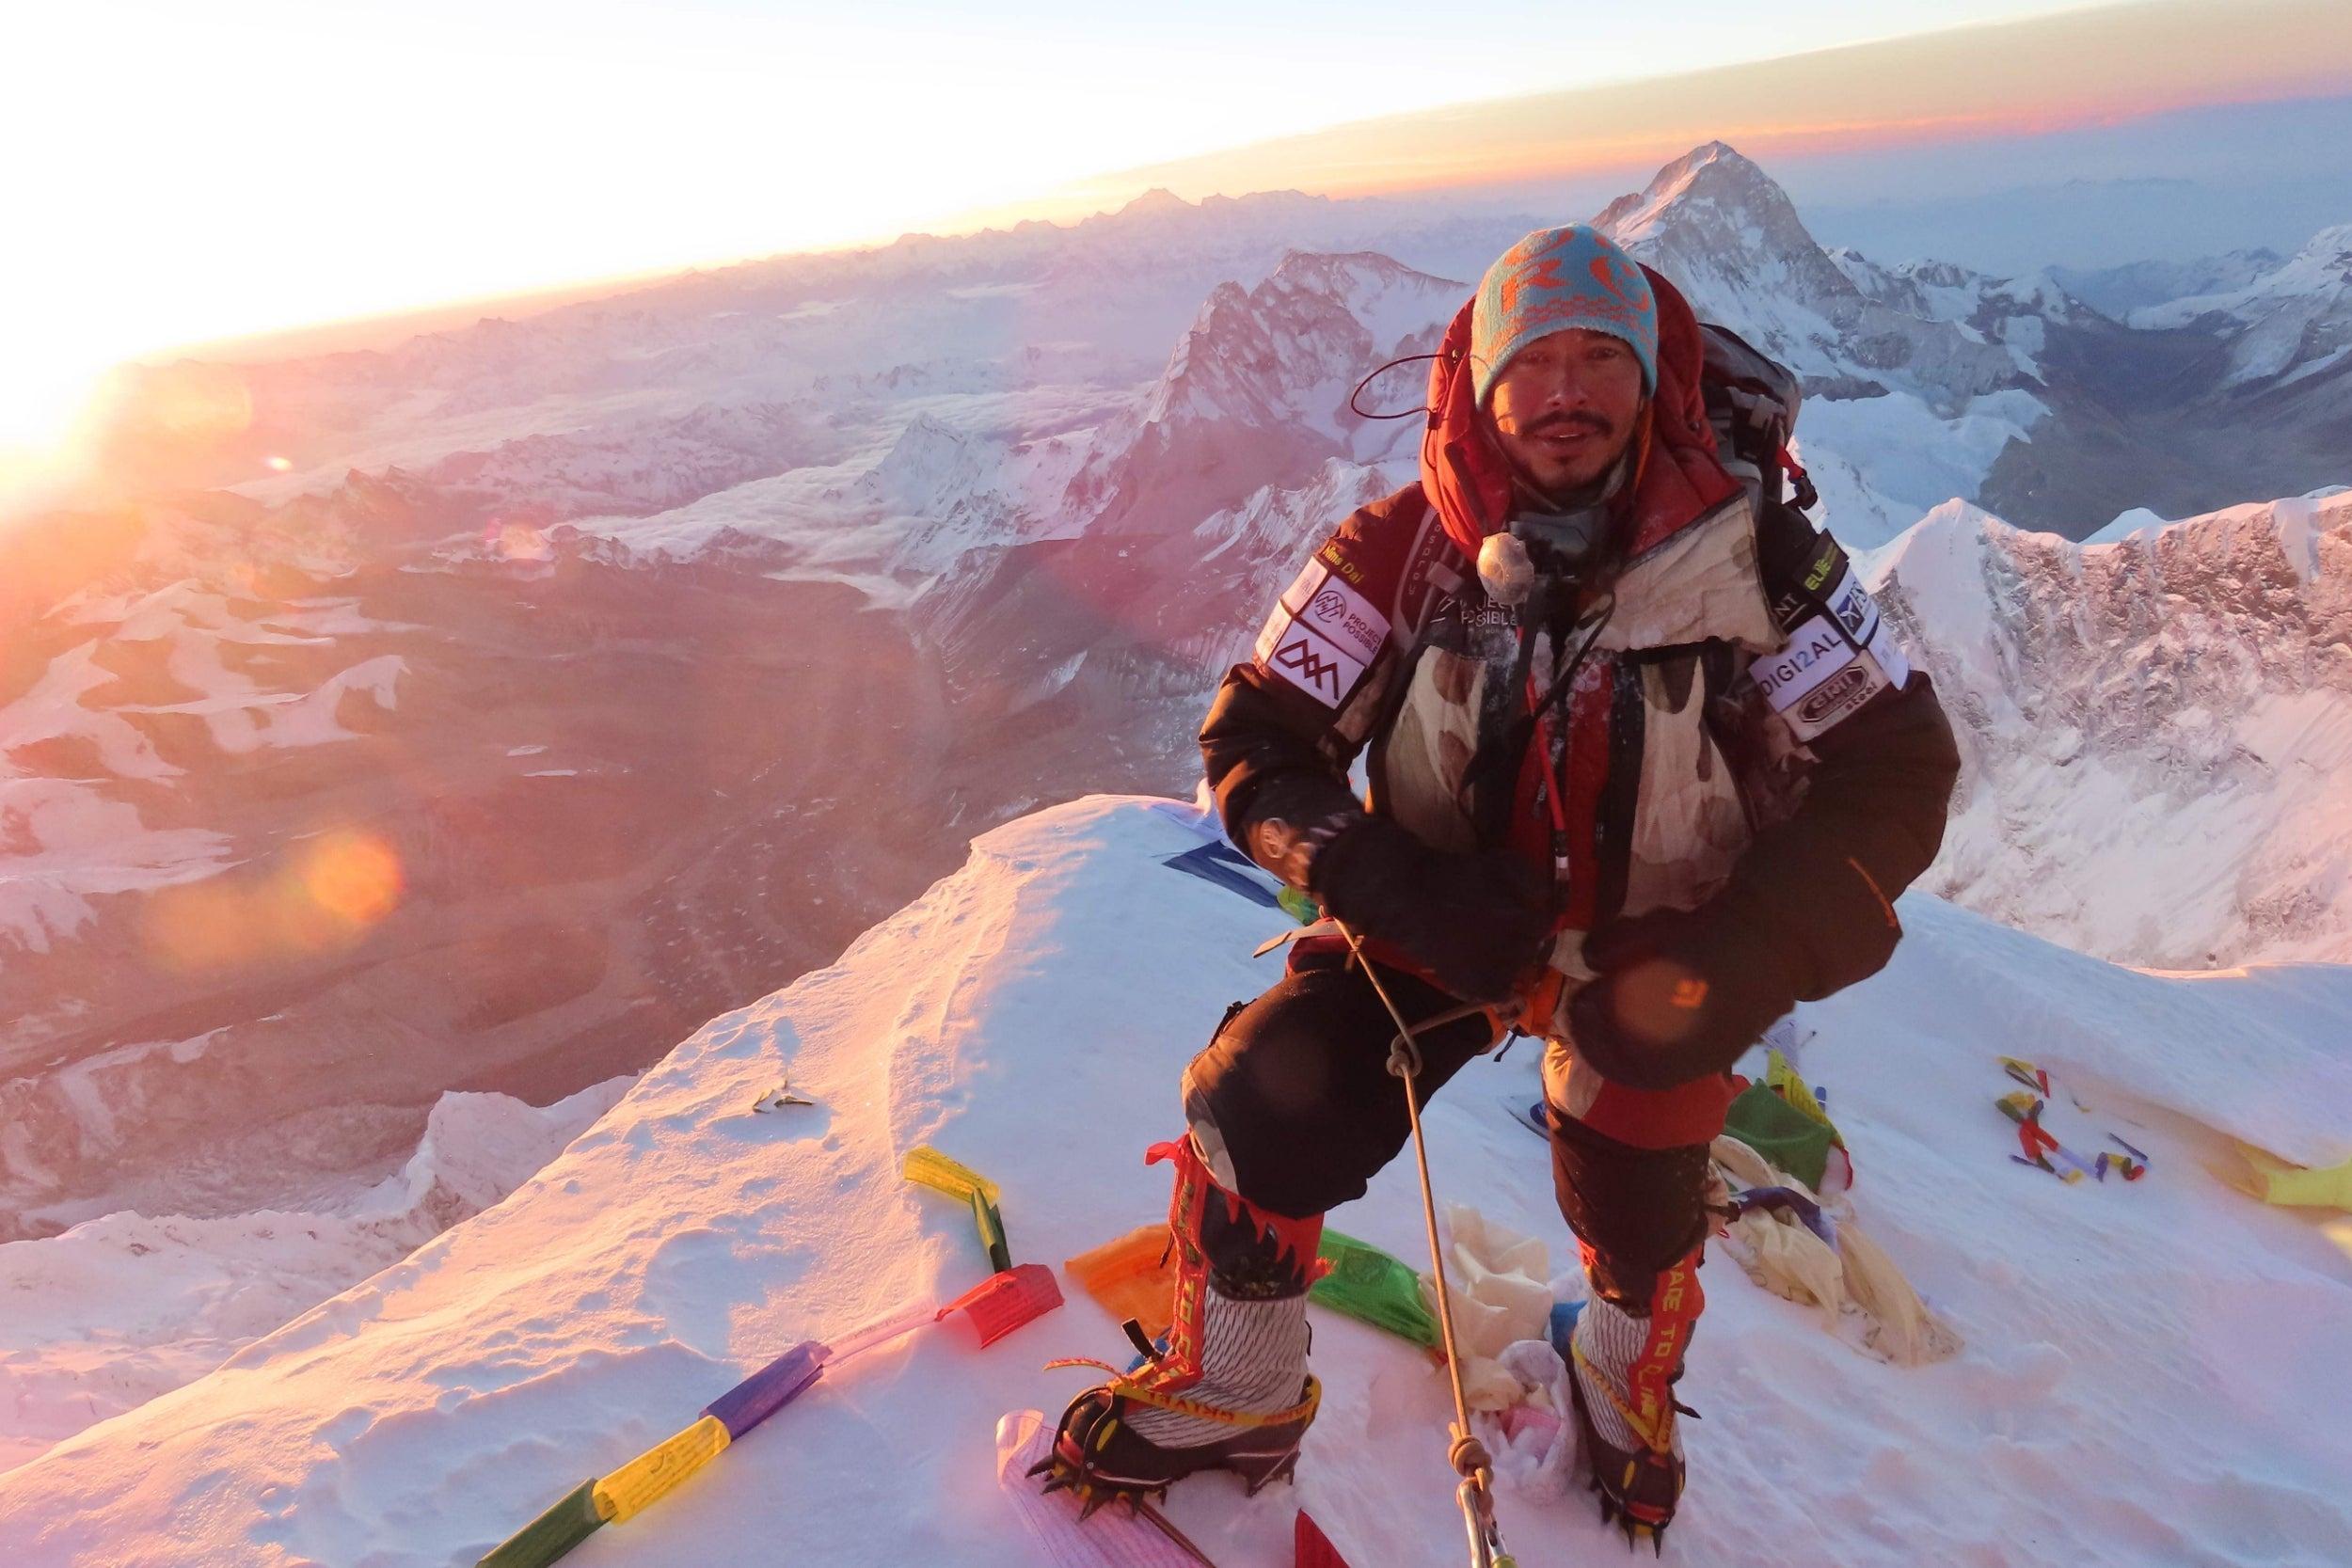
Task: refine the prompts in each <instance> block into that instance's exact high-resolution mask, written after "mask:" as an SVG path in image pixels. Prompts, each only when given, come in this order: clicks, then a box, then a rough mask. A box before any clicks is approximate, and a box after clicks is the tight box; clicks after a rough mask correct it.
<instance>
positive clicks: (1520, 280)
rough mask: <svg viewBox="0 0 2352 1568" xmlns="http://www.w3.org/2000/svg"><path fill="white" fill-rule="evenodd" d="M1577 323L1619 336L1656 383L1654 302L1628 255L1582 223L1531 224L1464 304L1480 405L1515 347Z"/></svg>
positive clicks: (1650, 385)
mask: <svg viewBox="0 0 2352 1568" xmlns="http://www.w3.org/2000/svg"><path fill="white" fill-rule="evenodd" d="M1574 326H1581V327H1583V328H1585V329H1587V330H1588V331H1593V332H1606V333H1608V334H1609V335H1610V336H1611V337H1613V338H1622V339H1624V340H1625V341H1626V342H1627V343H1628V344H1629V345H1630V346H1631V348H1632V350H1633V356H1634V357H1635V358H1636V359H1638V360H1640V361H1641V362H1642V389H1643V390H1644V391H1645V392H1649V393H1655V392H1656V391H1657V390H1658V301H1657V299H1656V298H1655V296H1653V295H1652V294H1651V293H1650V287H1649V279H1648V278H1646V277H1644V276H1642V269H1641V267H1640V266H1638V265H1637V264H1635V262H1634V260H1633V258H1632V257H1630V256H1628V255H1627V254H1626V253H1625V252H1624V251H1622V250H1620V249H1619V248H1617V245H1616V243H1615V242H1614V241H1613V240H1611V239H1609V238H1608V237H1607V236H1605V235H1603V234H1602V233H1601V232H1600V231H1599V230H1597V229H1594V228H1593V227H1592V226H1590V225H1589V224H1582V223H1571V224H1567V225H1565V226H1564V227H1562V228H1559V229H1538V230H1535V232H1534V233H1533V234H1530V235H1528V236H1527V238H1525V239H1523V240H1521V241H1520V242H1519V243H1518V244H1517V245H1513V246H1512V247H1511V248H1510V249H1508V250H1506V251H1504V252H1503V253H1502V260H1501V261H1497V262H1496V263H1495V264H1494V265H1493V266H1491V267H1488V268H1487V269H1486V277H1485V278H1484V279H1483V280H1482V281H1481V282H1480V283H1479V285H1478V297H1477V299H1476V301H1475V302H1474V303H1473V304H1472V305H1471V306H1470V376H1471V386H1472V388H1473V389H1474V390H1475V391H1476V393H1477V395H1478V404H1479V406H1480V407H1482V408H1483V407H1485V406H1486V398H1487V395H1488V394H1489V393H1491V392H1492V391H1493V390H1494V386H1495V382H1496V381H1497V380H1498V379H1499V378H1500V377H1501V376H1502V372H1503V368H1504V367H1505V366H1507V365H1509V364H1510V363H1511V358H1512V356H1514V355H1516V354H1518V351H1519V350H1521V349H1523V348H1525V347H1526V346H1527V345H1528V344H1530V343H1532V342H1534V341H1535V340H1536V339H1538V338H1541V337H1544V336H1546V335H1548V334H1549V333H1553V332H1565V331H1566V330H1567V329H1568V328H1570V327H1574Z"/></svg>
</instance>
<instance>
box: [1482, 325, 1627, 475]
mask: <svg viewBox="0 0 2352 1568" xmlns="http://www.w3.org/2000/svg"><path fill="white" fill-rule="evenodd" d="M1488 406H1489V407H1490V408H1491V409H1492V410H1493V418H1494V429H1495V440H1496V444H1497V445H1499V446H1501V447H1502V453H1503V455H1504V456H1505V457H1508V458H1509V459H1510V460H1511V461H1512V462H1513V463H1514V464H1516V465H1517V466H1518V469H1519V471H1520V472H1521V473H1523V474H1525V475H1526V476H1527V478H1528V479H1529V480H1530V481H1532V482H1533V483H1534V485H1535V488H1537V489H1538V490H1542V491H1544V492H1546V493H1547V494H1553V495H1557V494H1560V493H1562V492H1565V491H1570V490H1576V489H1581V487H1583V486H1584V485H1587V484H1590V483H1593V482H1594V481H1595V480H1597V479H1598V478H1599V477H1600V476H1601V475H1602V474H1604V473H1607V472H1608V471H1609V465H1611V464H1612V463H1614V462H1615V461H1616V460H1617V454H1618V453H1620V452H1622V451H1625V449H1626V444H1627V443H1628V442H1629V441H1630V440H1632V438H1633V421H1634V418H1635V416H1636V415H1637V414H1638V413H1639V412H1640V411H1641V406H1642V362H1641V361H1640V360H1639V359H1636V358H1635V357H1633V349H1632V347H1631V345H1629V344H1628V343H1627V342H1626V341H1625V340H1624V339H1622V338H1613V337H1611V336H1610V335H1609V334H1608V333H1606V332H1592V331H1588V330H1586V329H1585V328H1583V327H1581V326H1572V327H1569V328H1567V329H1566V330H1565V331H1562V332H1554V333H1551V334H1549V335H1548V336H1546V337H1542V338H1538V339H1536V340H1535V341H1534V342H1532V343H1530V344H1528V345H1527V346H1526V347H1525V348H1523V349H1521V350H1519V352H1518V354H1517V355H1515V356H1513V357H1512V360H1511V362H1510V364H1508V365H1506V366H1504V367H1503V371H1502V375H1501V376H1500V377H1499V378H1497V380H1496V382H1495V385H1494V394H1493V398H1492V401H1491V402H1490V403H1489V404H1488Z"/></svg>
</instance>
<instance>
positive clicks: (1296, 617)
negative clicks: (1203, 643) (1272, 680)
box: [1256, 557, 1389, 707]
mask: <svg viewBox="0 0 2352 1568" xmlns="http://www.w3.org/2000/svg"><path fill="white" fill-rule="evenodd" d="M1388 638H1389V618H1388V617H1387V616H1385V615H1383V614H1381V613H1380V612H1379V611H1378V610H1375V609H1373V608H1372V601H1371V600H1369V599H1367V598H1365V597H1364V596H1363V595H1362V594H1359V593H1358V592H1357V591H1356V590H1355V588H1354V587H1353V586H1351V585H1350V584H1349V583H1348V582H1347V581H1346V579H1345V578H1342V577H1341V576H1339V575H1338V574H1337V573H1336V572H1333V571H1331V570H1330V569H1328V568H1327V566H1326V565H1325V563H1324V562H1323V560H1322V559H1321V558H1320V557H1318V558H1317V559H1315V560H1311V561H1310V562H1307V567H1306V570H1304V571H1302V572H1300V573H1299V574H1298V576H1297V577H1296V578H1295V579H1293V581H1292V583H1291V585H1290V587H1289V588H1287V589H1285V590H1284V591H1283V593H1282V597H1281V599H1280V601H1279V603H1277V604H1276V605H1275V607H1274V613H1273V614H1271V615H1269V616H1267V617H1266V623H1265V626H1264V628H1263V630H1261V631H1260V632H1259V633H1258V644H1257V649H1256V652H1257V657H1258V662H1259V663H1260V664H1263V666H1265V667H1266V669H1268V670H1270V671H1272V672H1273V673H1275V674H1278V675H1279V676H1281V677H1282V678H1283V679H1284V680H1286V681H1288V682H1290V683H1291V684H1292V685H1293V686H1295V687H1297V688H1298V689H1300V690H1301V691H1306V692H1309V693H1311V694H1312V695H1313V697H1314V698H1315V700H1316V701H1318V702H1320V703H1322V704H1323V705H1325V706H1327V707H1338V706H1339V705H1341V704H1342V703H1343V702H1345V701H1346V700H1347V695H1348V693H1349V692H1351V691H1353V690H1355V689H1356V683H1357V681H1358V680H1359V679H1361V678H1362V676H1363V673H1364V667H1365V666H1366V665H1368V664H1370V663H1371V662H1372V661H1373V659H1375V657H1378V656H1379V653H1380V648H1381V645H1382V644H1383V643H1385V642H1386V641H1388Z"/></svg>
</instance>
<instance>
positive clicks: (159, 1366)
mask: <svg viewBox="0 0 2352 1568" xmlns="http://www.w3.org/2000/svg"><path fill="white" fill-rule="evenodd" d="M627 1087H628V1080H627V1079H625V1078H615V1079H612V1081H610V1082H609V1083H604V1084H598V1085H595V1086H594V1087H591V1088H586V1089H582V1090H580V1093H578V1094H575V1095H572V1096H569V1097H568V1098H566V1099H564V1100H560V1101H556V1102H555V1103H554V1104H552V1105H549V1106H547V1107H546V1108H545V1109H539V1108H535V1107H532V1106H530V1105H526V1104H524V1103H522V1102H521V1101H517V1100H515V1099H512V1098H510V1097H508V1096H506V1095H502V1094H449V1095H443V1096H442V1097H441V1099H440V1101H439V1103H437V1104H436V1105H435V1106H434V1107H433V1114H432V1116H431V1117H430V1119H429V1121H428V1122H427V1124H426V1128H425V1134H424V1137H423V1139H422V1140H421V1142H420V1143H419V1144H418V1145H417V1151H416V1152H415V1153H414V1154H413V1155H411V1156H410V1157H409V1159H408V1161H407V1163H406V1164H404V1165H403V1166H402V1167H401V1168H400V1170H399V1171H398V1172H396V1173H395V1174H393V1175H391V1176H389V1177H387V1178H386V1179H385V1180H382V1181H381V1182H379V1183H377V1184H376V1185H375V1186H373V1187H372V1188H369V1189H368V1190H366V1191H364V1192H361V1193H358V1194H356V1195H353V1196H349V1197H347V1198H344V1199H342V1200H341V1201H337V1200H333V1199H326V1200H322V1201H318V1202H315V1203H313V1204H310V1205H307V1206H304V1207H300V1208H288V1209H264V1210H262V1211H259V1212H253V1213H244V1214H230V1215H220V1216H211V1217H196V1216H191V1215H188V1214H162V1215H157V1216H154V1217H150V1216H148V1215H145V1214H138V1213H132V1212H119V1213H111V1214H107V1215H104V1216H103V1217H102V1218H99V1219H93V1220H87V1221H85V1222H84V1223H82V1224H80V1225H77V1226H75V1227H72V1229H70V1230H68V1231H66V1232H64V1233H63V1234H62V1235H57V1236H52V1237H47V1238H43V1239H41V1240H38V1241H23V1242H9V1243H5V1244H0V1299H6V1300H7V1301H8V1304H9V1310H8V1314H7V1315H6V1317H5V1318H0V1470H5V1469H8V1467H10V1466H11V1465H17V1464H21V1463H23V1462H24V1461H25V1460H28V1459H32V1458H34V1457H36V1456H37V1455H39V1454H40V1453H41V1452H42V1451H44V1450H45V1449H48V1448H49V1447H50V1446H51V1445H52V1444H54V1443H56V1441H57V1440H58V1439H60V1438H63V1437H68V1436H71V1435H72V1434H73V1433H76V1432H79V1431H81V1430H82V1429H83V1428H84V1427H87V1426H89V1425H91V1424H92V1423H93V1422H96V1421H101V1420H103V1419H105V1418H108V1417H111V1416H117V1415H119V1414H121V1413H122V1412H123V1411H126V1410H131V1409H135V1408H136V1407H137V1406H139V1405H140V1404H142V1403H144V1402H147V1401H148V1400H151V1399H153V1398H154V1397H155V1396H156V1395H158V1394H161V1393H165V1392H167V1391H168V1390H170V1389H173V1388H177V1387H179V1386H181V1385H183V1384H184V1383H188V1382H190V1381H192V1380H194V1379H196V1378H199V1377H201V1376H203V1375H204V1374H205V1373H206V1372H209V1371H211V1370H213V1369H214V1368H215V1367H216V1366H218V1365H220V1363H221V1362H222V1361H224V1360H226V1359H227V1358H228V1357H229V1356H230V1354H234V1353H235V1352H237V1351H239V1350H242V1349H243V1348H244V1347H245V1346H246V1344H248V1343H250V1342H251V1341H252V1340H254V1339H256V1338H260V1337H261V1336H262V1335H263V1334H266V1333H268V1332H270V1331H271V1330H272V1329H275V1328H277V1327H278V1326H279V1325H281V1324H283V1323H287V1322H289V1321H290V1320H292V1319H294V1318H295V1317H297V1316H299V1315H300V1314H302V1313H304V1312H307V1311H309V1310H310V1308H311V1307H316V1306H317V1305H318V1304H319V1303H320V1302H323V1301H325V1300H326V1299H327V1298H328V1297H330V1296H333V1295H335V1294H337V1293H338V1292H340V1291H344V1290H346V1289H348V1288H349V1287H351V1286H353V1285H356V1284H358V1282H359V1281H360V1280H362V1279H365V1278H366V1277H367V1276H368V1275H372V1274H373V1273H375V1272H376V1271H377V1270H379V1269H382V1268H384V1267H385V1266H386V1265H388V1264H390V1263H395V1262H398V1261H399V1260H400V1259H402V1258H405V1257H406V1256H407V1255H408V1253H409V1252H411V1251H412V1250H414V1249H415V1248H416V1247H417V1246H418V1245H419V1244H420V1243H423V1242H427V1241H430V1240H431V1239H432V1238H433V1237H435V1236H437V1235H439V1234H440V1233H441V1232H442V1231H444V1230H447V1229H448V1228H449V1227H451V1226H453V1225H455V1224H457V1223H458V1222H459V1221H461V1220H464V1219H467V1218H469V1216H471V1215H474V1214H478V1213H480V1212H482V1211H483V1210H485V1209H487V1208H489V1207H490V1206H491V1205H492V1204H494V1203H496V1202H498V1201H499V1200H500V1199H501V1198H502V1197H504V1196H506V1195H507V1194H509V1193H511V1192H513V1191H514V1190H515V1189H516V1187H518V1186H520V1185H521V1184H522V1182H523V1180H524V1179H525V1178H526V1177H528V1176H530V1175H531V1174H532V1172H533V1171H536V1170H537V1169H538V1168H539V1167H540V1166H541V1165H543V1164H547V1162H548V1160H550V1159H552V1158H554V1157H555V1156H556V1155H557V1154H558V1153H560V1152H562V1150H563V1148H564V1145H565V1144H567V1143H569V1142H570V1141H571V1140H572V1139H573V1137H574V1136H576V1135H577V1134H579V1133H580V1132H582V1131H583V1130H585V1129H586V1128H587V1126H588V1125H589V1123H591V1122H593V1121H595V1120H596V1117H599V1116H601V1115H603V1114H604V1113H605V1112H606V1111H607V1110H609V1109H611V1108H612V1104H613V1102H614V1101H617V1100H619V1099H620V1097H621V1093H622V1091H623V1090H624V1089H626V1088H627Z"/></svg>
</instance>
